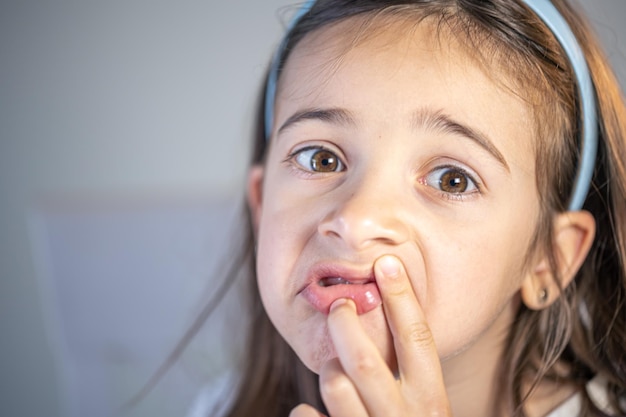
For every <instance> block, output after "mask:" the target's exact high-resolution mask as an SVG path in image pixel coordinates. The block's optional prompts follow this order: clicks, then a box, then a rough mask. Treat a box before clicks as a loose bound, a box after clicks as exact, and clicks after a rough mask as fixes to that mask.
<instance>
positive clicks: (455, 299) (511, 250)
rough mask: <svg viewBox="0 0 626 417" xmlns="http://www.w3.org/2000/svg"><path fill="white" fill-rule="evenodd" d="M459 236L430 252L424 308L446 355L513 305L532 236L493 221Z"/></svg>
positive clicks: (443, 355)
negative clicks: (516, 232) (494, 225)
mask: <svg viewBox="0 0 626 417" xmlns="http://www.w3.org/2000/svg"><path fill="white" fill-rule="evenodd" d="M490 224H493V223H490ZM502 224H506V223H502ZM479 226H480V225H479ZM453 236H454V238H450V239H442V240H440V242H439V244H437V245H431V247H430V248H428V250H429V251H430V253H429V254H428V256H427V257H426V262H427V276H428V278H427V280H426V285H427V286H428V288H427V289H426V294H427V296H428V299H427V301H426V305H425V306H424V308H425V313H426V315H427V318H428V320H429V324H430V326H431V328H432V331H433V334H434V337H435V340H436V341H437V345H438V348H439V350H440V354H441V356H442V357H446V356H448V355H452V354H454V352H458V351H459V350H463V349H464V347H466V346H468V345H469V344H471V343H472V342H473V341H475V340H476V339H477V338H478V337H480V335H481V334H484V332H485V331H486V330H487V329H488V328H490V326H491V325H492V324H493V323H494V321H495V320H497V319H498V317H499V316H500V315H501V313H502V312H503V311H504V310H505V309H506V307H507V306H508V305H511V303H512V302H513V300H514V298H515V295H516V293H517V292H518V290H519V287H520V285H521V282H522V279H523V276H524V275H523V274H524V261H525V258H526V251H527V248H528V245H529V240H530V238H531V236H530V235H529V234H528V231H527V232H526V235H520V234H516V235H513V234H511V233H510V232H507V231H505V230H503V228H502V227H493V226H492V227H489V226H488V225H483V227H476V228H472V230H467V231H466V232H463V233H456V234H454V235H453ZM513 236H515V238H513Z"/></svg>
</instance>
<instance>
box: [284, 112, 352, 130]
mask: <svg viewBox="0 0 626 417" xmlns="http://www.w3.org/2000/svg"><path fill="white" fill-rule="evenodd" d="M304 120H320V121H322V122H327V123H331V124H335V125H341V126H355V125H356V122H355V120H354V117H353V116H352V114H351V113H350V112H349V111H347V110H344V109H339V108H330V109H305V110H302V111H299V112H297V113H295V114H293V115H292V116H291V117H289V118H288V119H287V120H286V121H285V123H283V124H282V126H281V127H280V129H278V133H279V134H280V133H282V132H283V131H284V130H286V129H288V128H290V127H291V126H293V125H295V124H297V123H299V122H302V121H304Z"/></svg>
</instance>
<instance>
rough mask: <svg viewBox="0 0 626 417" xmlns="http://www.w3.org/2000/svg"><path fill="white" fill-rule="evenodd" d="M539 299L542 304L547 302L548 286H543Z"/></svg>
mask: <svg viewBox="0 0 626 417" xmlns="http://www.w3.org/2000/svg"><path fill="white" fill-rule="evenodd" d="M539 301H540V302H541V304H545V302H546V301H548V289H547V288H542V289H541V291H539Z"/></svg>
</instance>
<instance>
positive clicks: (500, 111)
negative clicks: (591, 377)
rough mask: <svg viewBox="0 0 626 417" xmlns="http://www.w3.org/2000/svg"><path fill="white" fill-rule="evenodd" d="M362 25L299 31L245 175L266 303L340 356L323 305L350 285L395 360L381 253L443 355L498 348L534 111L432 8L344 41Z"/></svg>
mask: <svg viewBox="0 0 626 417" xmlns="http://www.w3.org/2000/svg"><path fill="white" fill-rule="evenodd" d="M356 26H358V22H357V24H355V21H354V20H352V21H350V20H349V21H344V22H342V23H339V24H337V25H334V26H331V27H327V28H325V29H323V30H321V31H318V32H314V33H313V34H310V35H308V36H307V37H306V38H305V39H304V40H303V41H302V42H301V43H300V44H299V45H298V46H297V48H296V49H295V51H294V52H293V53H292V55H291V56H290V58H289V60H288V62H287V65H286V68H285V70H284V72H283V73H282V76H281V84H280V89H279V92H278V97H277V103H276V114H275V120H274V122H275V124H274V135H273V137H272V142H271V145H270V150H269V154H268V156H267V162H266V164H265V166H264V167H263V168H257V170H256V171H253V174H252V175H251V182H250V187H251V190H252V193H251V195H252V198H251V204H252V208H253V213H254V217H255V221H256V225H257V227H258V230H257V233H258V249H257V273H258V284H259V289H260V293H261V298H262V300H263V303H264V306H265V308H266V310H267V313H268V315H269V317H270V318H271V320H272V322H273V323H274V325H275V326H276V328H277V329H278V331H279V332H280V334H281V335H282V336H283V337H284V338H285V339H286V340H287V342H288V343H289V344H290V345H291V346H292V347H293V349H294V350H295V351H296V353H297V354H298V355H299V357H300V358H301V359H302V360H303V362H304V363H305V364H306V365H307V366H308V367H309V368H311V369H312V370H313V371H319V369H320V366H321V364H322V363H323V362H324V361H326V360H328V359H330V358H333V357H334V356H335V353H334V348H333V346H332V342H331V341H330V338H329V335H328V332H327V325H326V318H327V312H328V307H329V305H330V303H331V302H332V301H333V300H334V299H336V298H338V297H349V298H353V299H354V300H355V303H356V304H357V309H358V312H359V313H360V319H361V321H362V324H363V326H364V327H365V329H366V331H367V332H368V334H369V335H370V336H371V337H372V339H373V340H374V341H375V343H376V344H377V345H378V347H379V348H380V350H381V352H382V354H383V355H384V357H385V358H386V359H387V361H388V363H389V365H390V366H391V367H393V366H394V364H395V359H394V352H393V346H392V340H391V336H390V333H389V331H388V327H387V324H386V320H385V316H384V314H385V307H384V305H381V304H380V298H379V294H378V292H377V287H376V285H375V283H373V279H374V277H373V271H372V265H373V263H374V261H375V260H376V259H377V258H379V257H380V256H382V255H386V254H391V255H395V256H396V257H398V258H399V259H400V260H401V261H402V262H403V264H404V266H405V268H406V269H407V272H408V274H409V277H410V279H411V282H412V284H413V288H414V291H415V293H416V295H417V299H418V300H419V302H420V304H421V306H422V308H423V309H424V311H425V313H426V316H427V318H428V321H429V324H430V327H431V330H432V332H433V335H434V338H435V342H436V344H437V348H438V351H439V355H440V357H441V359H442V362H443V365H444V370H445V369H446V363H454V362H453V361H458V360H466V361H468V362H469V361H474V360H476V358H477V357H476V356H475V354H474V353H473V352H478V349H477V348H478V347H480V351H481V352H482V353H481V355H482V357H484V355H485V352H486V350H485V349H492V351H493V352H498V351H499V350H498V348H499V346H501V344H502V343H503V340H504V338H505V337H506V334H507V329H508V326H509V324H510V322H511V320H512V317H513V315H514V312H515V311H516V309H517V307H518V305H519V297H518V295H517V294H518V292H519V289H520V285H521V283H522V281H523V280H524V278H525V275H526V272H525V271H526V269H527V268H526V265H525V259H526V255H527V252H528V248H529V246H530V242H531V240H532V237H533V234H534V230H535V226H536V222H537V218H538V214H539V207H538V197H537V191H536V186H535V168H534V151H533V146H532V142H533V138H532V133H531V132H533V131H534V126H533V121H532V116H531V113H530V110H529V108H528V106H527V105H526V104H525V103H523V102H522V100H521V99H520V98H519V97H516V96H515V95H514V93H512V92H511V91H510V90H507V89H505V88H504V87H503V84H502V83H497V81H496V79H497V77H498V74H495V73H490V74H486V73H485V72H484V67H482V68H481V67H479V66H478V65H477V63H476V61H474V60H473V59H472V58H470V57H469V56H468V55H467V54H466V53H465V52H464V50H463V48H462V47H461V46H460V45H459V44H457V43H455V42H454V41H451V40H450V39H451V38H450V37H449V36H446V35H445V34H441V35H439V36H438V35H437V34H436V33H435V30H436V29H433V28H434V25H432V24H430V23H428V21H424V22H422V23H421V24H419V26H417V27H414V26H410V27H408V25H407V24H406V23H401V22H395V23H393V22H392V23H389V22H386V24H385V25H382V24H381V25H377V26H372V27H370V28H369V29H368V33H367V37H366V38H361V39H359V40H358V41H357V42H354V39H355V37H354V35H353V33H354V32H351V30H353V28H355V27H356ZM500 79H501V80H502V78H500ZM256 194H258V195H259V196H260V197H259V199H258V200H257V199H255V198H254V195H256ZM476 354H478V353H476ZM473 355H474V356H473ZM493 359H496V358H493Z"/></svg>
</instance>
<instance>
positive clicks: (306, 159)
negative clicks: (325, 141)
mask: <svg viewBox="0 0 626 417" xmlns="http://www.w3.org/2000/svg"><path fill="white" fill-rule="evenodd" d="M295 160H296V162H297V163H298V165H300V166H301V167H302V168H303V169H305V170H307V171H313V172H338V171H343V169H344V166H343V163H342V162H341V160H340V159H339V158H338V157H337V155H335V154H334V153H333V152H331V151H329V150H328V149H323V148H317V147H315V148H306V149H302V150H301V151H298V152H297V153H296V155H295Z"/></svg>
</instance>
